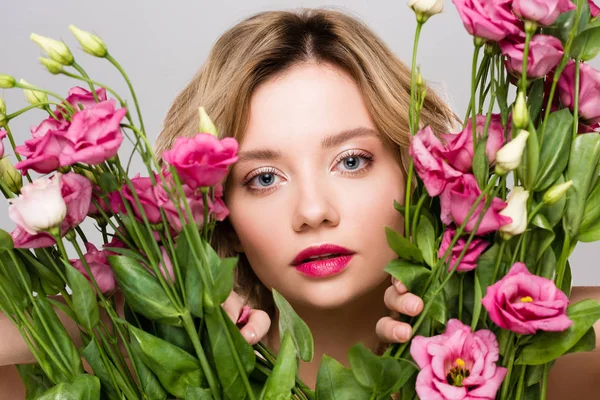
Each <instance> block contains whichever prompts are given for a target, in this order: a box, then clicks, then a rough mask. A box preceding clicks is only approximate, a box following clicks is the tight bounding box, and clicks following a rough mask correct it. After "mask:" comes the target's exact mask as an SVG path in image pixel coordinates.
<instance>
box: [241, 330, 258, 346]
mask: <svg viewBox="0 0 600 400" xmlns="http://www.w3.org/2000/svg"><path fill="white" fill-rule="evenodd" d="M242 336H244V339H246V342H248V343H250V344H253V343H254V339H255V338H256V333H254V331H253V330H250V329H247V330H244V331H243V332H242Z"/></svg>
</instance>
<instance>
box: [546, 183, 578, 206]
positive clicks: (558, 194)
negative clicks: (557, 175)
mask: <svg viewBox="0 0 600 400" xmlns="http://www.w3.org/2000/svg"><path fill="white" fill-rule="evenodd" d="M571 186H573V181H572V180H570V181H567V182H565V183H560V184H558V185H554V186H552V187H551V188H550V189H548V190H547V191H546V193H544V198H543V201H544V204H547V205H549V206H551V205H552V204H555V203H557V202H558V201H559V200H560V199H562V197H563V196H564V195H565V193H567V190H569V188H570V187H571Z"/></svg>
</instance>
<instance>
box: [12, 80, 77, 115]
mask: <svg viewBox="0 0 600 400" xmlns="http://www.w3.org/2000/svg"><path fill="white" fill-rule="evenodd" d="M15 87H18V88H20V89H29V90H33V91H36V92H41V93H46V94H49V95H50V96H52V97H55V98H57V99H58V100H60V101H61V105H62V106H63V107H65V108H66V109H67V110H69V112H71V113H73V114H74V113H75V111H76V110H75V109H74V108H73V106H72V105H71V104H70V103H69V102H68V101H67V100H66V99H65V98H63V97H61V96H60V95H59V94H57V93H54V92H52V91H50V90H46V89H42V88H39V87H37V86H33V85H24V84H22V83H16V84H15ZM40 104H41V103H40Z"/></svg>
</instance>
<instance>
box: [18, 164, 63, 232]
mask: <svg viewBox="0 0 600 400" xmlns="http://www.w3.org/2000/svg"><path fill="white" fill-rule="evenodd" d="M60 179H61V174H60V173H57V174H56V175H55V176H54V177H53V178H52V179H46V178H39V179H36V180H35V181H33V183H31V184H29V185H27V186H25V187H23V189H22V190H21V195H20V196H19V197H17V198H13V199H9V200H8V202H9V204H10V207H9V208H8V216H9V217H10V219H12V220H13V221H14V222H15V223H16V224H17V225H19V226H20V227H21V228H23V230H25V232H27V233H30V234H32V235H35V234H37V233H39V232H47V231H49V230H50V229H52V228H55V227H57V226H59V225H60V224H61V222H62V221H63V220H64V219H65V216H66V215H67V205H66V203H65V200H64V199H63V197H62V194H61V191H60Z"/></svg>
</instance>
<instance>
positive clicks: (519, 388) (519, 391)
mask: <svg viewBox="0 0 600 400" xmlns="http://www.w3.org/2000/svg"><path fill="white" fill-rule="evenodd" d="M520 369H521V373H520V374H519V382H518V383H517V393H516V394H515V400H521V399H522V398H523V395H524V393H523V386H524V383H525V370H526V369H527V368H526V366H525V365H521V367H520Z"/></svg>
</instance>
